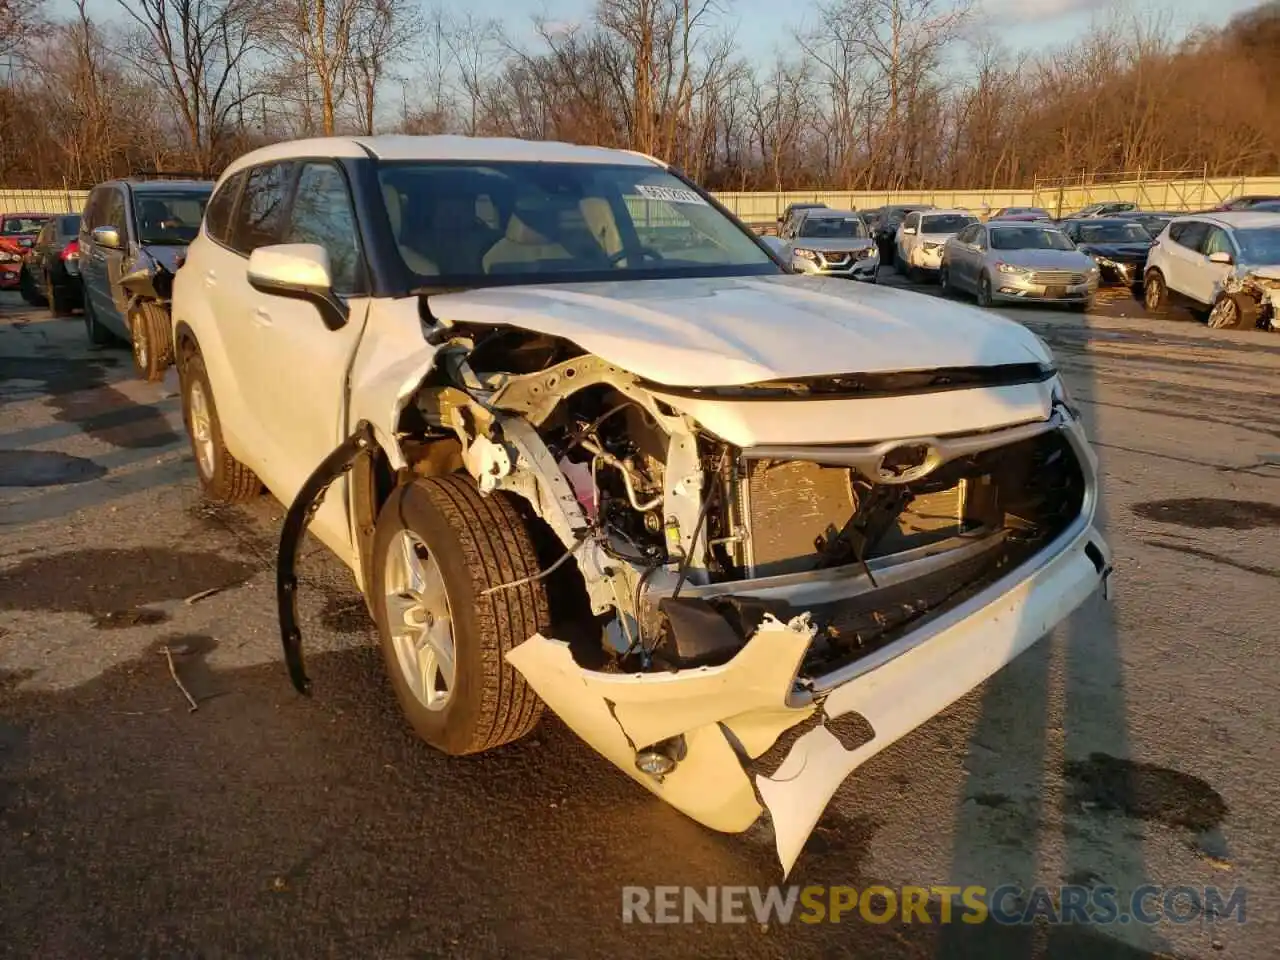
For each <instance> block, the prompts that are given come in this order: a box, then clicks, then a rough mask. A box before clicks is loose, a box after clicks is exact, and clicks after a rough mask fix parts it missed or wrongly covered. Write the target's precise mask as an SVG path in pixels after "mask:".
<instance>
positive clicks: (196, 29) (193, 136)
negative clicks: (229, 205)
mask: <svg viewBox="0 0 1280 960" xmlns="http://www.w3.org/2000/svg"><path fill="white" fill-rule="evenodd" d="M117 3H118V4H119V6H120V8H121V9H122V10H124V11H125V13H126V14H127V15H128V17H129V18H130V19H131V20H132V21H133V22H134V23H135V24H136V25H137V27H138V28H139V32H140V36H139V42H138V43H137V44H135V45H134V46H133V49H134V51H135V52H134V54H133V55H132V56H131V57H130V60H131V62H132V63H133V65H134V66H135V67H136V68H137V69H138V70H139V72H141V73H142V74H143V75H144V76H146V77H147V78H148V79H149V80H151V81H152V82H153V83H154V84H155V85H156V87H157V88H158V89H159V90H160V91H161V92H162V93H163V94H164V96H165V97H166V98H167V99H168V101H169V103H170V105H171V106H172V108H173V109H174V111H175V112H176V114H177V116H178V117H179V119H180V120H181V122H182V125H183V128H184V129H185V131H186V135H187V144H188V148H189V154H190V157H191V159H192V160H193V161H194V163H195V164H196V165H197V166H198V167H199V168H200V169H201V170H207V169H210V168H211V167H212V166H213V161H214V158H215V157H216V156H217V154H218V152H219V150H220V148H221V147H222V145H223V143H224V142H225V141H226V140H227V138H228V137H229V136H231V134H232V121H234V120H235V119H236V118H237V117H238V115H239V110H240V107H241V106H242V105H243V104H244V103H245V101H246V100H247V99H248V97H250V96H252V90H250V89H246V87H245V84H244V83H243V74H242V71H243V69H244V67H245V63H246V60H247V59H248V58H249V56H250V55H251V54H252V52H253V51H254V49H255V43H254V41H253V39H252V34H253V31H254V28H255V7H254V5H253V2H252V0H117Z"/></svg>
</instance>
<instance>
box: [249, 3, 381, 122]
mask: <svg viewBox="0 0 1280 960" xmlns="http://www.w3.org/2000/svg"><path fill="white" fill-rule="evenodd" d="M365 2H366V0H272V5H271V8H270V16H269V21H270V24H271V33H270V42H271V45H272V46H273V47H274V48H275V49H276V51H277V53H278V56H279V60H280V63H279V69H280V70H281V72H282V73H283V74H284V75H285V76H286V77H288V80H289V83H288V85H287V87H288V88H292V90H293V96H294V97H295V98H296V100H297V102H298V103H299V104H301V105H302V108H303V109H304V110H306V111H308V112H309V111H310V110H311V105H312V104H313V103H318V107H319V112H320V124H319V126H320V131H321V132H322V133H323V134H324V135H325V136H333V134H334V133H336V132H337V126H338V108H339V106H340V105H341V103H342V102H343V100H344V99H345V97H346V94H347V88H346V81H347V80H348V78H350V77H351V75H352V68H351V63H352V56H353V51H354V49H355V46H354V44H353V37H354V33H355V31H356V29H357V27H358V25H359V23H360V13H361V8H362V6H363V5H364V3H365Z"/></svg>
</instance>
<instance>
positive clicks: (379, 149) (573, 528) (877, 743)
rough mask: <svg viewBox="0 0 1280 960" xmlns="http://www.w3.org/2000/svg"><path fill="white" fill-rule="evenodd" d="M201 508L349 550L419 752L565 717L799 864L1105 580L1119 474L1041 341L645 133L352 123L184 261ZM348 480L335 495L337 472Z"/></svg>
mask: <svg viewBox="0 0 1280 960" xmlns="http://www.w3.org/2000/svg"><path fill="white" fill-rule="evenodd" d="M173 318H174V337H175V341H174V342H175V345H176V347H177V351H178V364H179V370H180V374H181V382H182V395H183V401H184V402H183V409H184V413H185V417H186V422H187V426H188V430H189V432H190V435H191V442H192V447H193V450H194V451H195V458H196V466H197V470H198V474H199V478H200V483H201V484H202V486H203V488H204V491H205V493H206V494H207V495H208V496H210V497H214V498H218V499H223V500H239V499H243V498H246V497H251V496H254V495H256V494H258V493H259V491H260V489H261V487H262V485H264V484H265V486H267V487H268V488H269V489H270V490H271V491H272V493H273V494H275V496H277V497H279V498H280V499H281V500H282V501H283V502H285V503H287V504H290V507H289V510H288V513H287V515H286V518H285V523H284V529H283V532H282V536H281V545H280V565H279V569H278V571H277V591H278V603H279V611H280V621H281V637H282V641H283V647H284V653H285V659H286V662H287V664H288V668H289V672H290V676H291V678H292V679H293V682H294V684H295V685H296V686H297V687H298V688H299V689H300V690H302V691H307V690H309V689H310V681H309V679H308V677H307V673H306V669H305V663H304V659H303V655H302V643H301V641H302V637H301V633H300V630H299V626H298V622H297V617H296V611H295V596H296V591H297V587H298V580H297V576H296V569H295V567H296V562H297V554H298V548H299V544H300V542H301V537H302V533H303V530H304V529H305V528H306V527H307V525H308V523H309V524H310V527H311V529H312V530H313V531H314V532H315V534H316V535H317V536H318V537H319V538H320V540H322V541H323V542H324V543H325V544H327V545H328V546H329V547H330V548H331V549H332V550H333V551H334V552H335V553H336V554H337V555H338V557H340V558H341V559H342V560H343V562H344V563H345V564H346V565H347V566H348V567H349V568H350V569H351V572H352V574H353V576H354V578H355V580H356V583H357V584H358V586H359V587H360V589H361V590H362V591H363V593H364V595H365V597H366V599H367V602H368V606H369V609H370V611H371V612H372V613H373V616H374V619H375V620H376V621H377V626H378V632H379V635H380V640H381V646H382V650H383V654H384V659H385V662H386V666H387V670H388V672H389V674H390V677H391V682H392V685H393V687H394V689H395V692H396V695H397V697H398V699H399V702H400V704H401V707H402V709H403V710H404V713H405V715H406V717H407V718H408V720H409V722H410V723H411V724H412V726H413V728H414V729H415V730H416V731H417V733H418V734H419V735H420V736H421V737H422V738H423V739H424V740H426V741H427V742H428V743H430V744H432V745H433V746H435V747H437V748H439V749H441V750H443V751H445V752H447V753H450V754H466V753H472V752H476V751H481V750H487V749H491V748H494V747H498V746H501V745H502V744H504V743H508V742H510V741H512V740H515V739H517V738H519V737H521V736H524V735H525V734H527V733H528V732H529V731H530V730H531V729H532V728H533V726H534V725H535V724H536V723H537V721H538V717H539V714H540V713H541V711H542V709H543V705H544V704H545V705H546V706H548V707H550V708H551V709H552V710H554V711H555V712H556V713H557V714H559V715H560V717H561V718H562V719H563V720H564V722H565V723H566V724H568V725H569V726H570V727H571V728H572V729H573V730H575V731H576V732H577V733H578V734H579V735H581V736H582V737H583V739H585V740H586V741H587V742H588V743H590V744H591V745H592V746H593V747H595V748H596V749H597V750H599V751H600V752H601V753H602V754H603V755H604V756H606V757H608V758H609V759H610V760H611V761H613V762H614V763H616V764H617V765H618V766H619V767H620V768H621V769H622V770H624V771H625V772H626V773H628V774H629V775H630V776H632V777H633V778H635V779H636V780H637V781H638V782H639V783H641V784H643V785H644V786H645V787H646V788H647V789H649V790H651V791H653V792H654V793H655V794H657V795H659V796H661V797H662V798H663V799H665V800H667V801H668V802H670V803H672V804H674V805H675V806H676V807H678V808H679V809H681V810H683V811H684V812H685V813H687V814H689V815H690V816H692V817H694V818H696V819H698V820H699V821H701V822H703V823H705V824H707V825H709V826H711V827H714V828H716V829H719V830H725V831H741V830H744V829H746V828H747V826H749V825H750V824H751V823H752V822H753V821H754V820H756V818H757V817H758V816H760V814H761V813H762V812H763V811H764V809H765V808H767V809H768V810H769V811H770V813H771V816H772V822H773V826H774V830H775V833H776V837H777V845H778V852H779V855H780V857H781V859H782V861H783V864H784V866H785V868H786V869H790V867H791V865H792V863H793V862H794V860H795V858H796V857H797V855H798V854H799V852H800V849H801V847H802V845H803V844H804V842H805V839H806V837H807V836H808V835H809V833H810V831H811V830H812V828H813V826H814V825H815V823H816V822H817V820H818V817H819V816H820V815H821V813H822V810H823V808H824V807H825V806H826V804H827V802H828V801H829V799H830V798H831V796H832V794H833V793H834V792H835V790H836V788H837V787H838V786H839V785H840V783H841V781H843V780H844V779H845V777H846V776H848V775H849V774H850V773H851V772H852V771H853V770H854V769H855V768H857V767H858V766H860V765H861V764H862V763H864V762H865V761H866V760H868V759H869V758H870V757H872V756H874V755H875V754H876V753H878V752H880V751H881V750H883V749H884V748H885V747H886V746H888V745H889V744H891V743H893V742H894V741H895V740H897V739H898V738H899V737H901V736H903V735H904V734H906V733H908V732H909V731H910V730H912V729H913V728H914V727H916V726H918V725H919V724H921V723H923V722H924V721H926V720H928V719H929V718H930V717H932V716H933V715H934V714H936V713H937V712H938V711H940V710H942V709H943V708H944V707H946V706H947V705H948V704H950V703H951V702H953V701H954V700H956V699H957V698H958V697H961V696H963V695H964V694H965V693H966V692H968V691H969V690H970V689H972V688H973V687H975V686H976V685H978V684H979V683H981V682H982V681H983V680H985V679H986V678H987V677H989V676H990V675H991V674H992V673H994V672H995V671H996V670H998V669H999V668H1000V667H1001V666H1003V665H1004V664H1006V663H1008V662H1009V661H1010V660H1012V659H1013V658H1014V657H1016V656H1017V655H1018V654H1019V653H1021V652H1022V651H1023V650H1025V649H1026V648H1027V647H1029V646H1030V645H1031V644H1033V643H1034V642H1035V641H1036V640H1038V639H1039V638H1040V637H1041V636H1043V635H1044V634H1045V633H1046V632H1047V631H1048V630H1049V629H1051V628H1052V627H1053V626H1054V625H1055V624H1056V623H1057V622H1058V621H1060V620H1061V619H1062V618H1063V617H1065V616H1067V614H1069V613H1070V612H1071V611H1072V610H1073V609H1075V608H1076V607H1077V606H1078V605H1079V604H1080V603H1081V602H1083V601H1084V599H1085V598H1086V597H1088V596H1089V595H1090V594H1091V593H1092V592H1093V591H1094V590H1095V589H1096V588H1097V587H1098V586H1099V585H1100V584H1103V583H1105V582H1106V579H1107V576H1108V574H1109V572H1110V565H1109V560H1108V553H1107V549H1106V546H1105V544H1104V543H1103V541H1102V538H1101V537H1100V535H1099V534H1098V531H1097V530H1096V529H1095V527H1094V511H1095V504H1096V481H1095V473H1094V459H1093V456H1092V454H1091V453H1090V450H1089V446H1088V444H1087V442H1086V440H1085V436H1084V433H1083V431H1082V429H1081V427H1080V424H1079V422H1078V421H1077V420H1076V418H1075V415H1074V413H1073V412H1072V410H1071V407H1070V405H1069V404H1068V402H1067V399H1066V396H1065V393H1064V390H1063V386H1062V383H1061V381H1060V379H1059V377H1058V374H1057V371H1056V370H1055V369H1054V365H1053V358H1052V356H1051V355H1050V353H1049V351H1048V349H1047V348H1046V347H1045V345H1044V344H1043V342H1042V341H1040V340H1039V339H1038V338H1037V337H1036V336H1035V335H1033V334H1032V333H1030V332H1029V331H1028V330H1026V329H1025V328H1024V327H1022V326H1020V325H1018V324H1016V323H1012V322H1010V321H1008V320H1004V319H1001V318H1000V317H998V316H994V315H991V314H988V313H984V312H982V311H979V310H975V309H973V308H971V307H968V306H963V305H960V304H957V303H948V302H946V301H943V300H923V299H922V298H920V297H919V296H917V295H915V294H912V293H909V292H906V291H900V290H892V289H883V288H878V287H875V286H869V285H861V284H850V283H848V282H847V281H841V280H833V279H828V278H822V277H814V278H807V277H801V276H796V275H793V274H791V273H790V271H789V270H788V269H787V267H786V266H785V265H784V263H783V262H781V261H780V260H778V259H776V258H775V256H774V255H773V254H771V253H770V251H769V249H768V247H766V246H765V244H764V243H763V242H762V241H761V240H760V238H758V237H756V236H755V235H754V234H752V233H751V232H750V231H749V230H748V229H747V228H746V227H745V226H743V225H742V224H741V223H739V222H738V221H737V220H735V219H734V218H733V217H732V216H730V215H729V214H728V213H727V212H726V211H725V210H724V209H723V208H721V207H720V206H719V205H718V204H717V203H716V202H715V201H714V200H713V199H712V198H711V197H710V196H709V195H708V194H706V193H705V192H704V191H702V190H701V189H699V188H698V187H697V186H696V185H694V184H692V183H690V182H688V181H687V180H685V179H683V178H682V177H681V176H680V175H679V174H678V173H676V172H674V171H673V170H671V169H669V168H668V167H666V166H665V165H664V164H662V163H660V162H659V161H657V160H654V159H652V158H649V157H645V156H640V155H637V154H634V153H626V152H620V151H610V150H602V149H595V148H590V147H578V146H569V145H566V144H556V143H527V142H523V141H515V140H475V139H467V138H459V137H438V138H415V137H374V138H337V139H326V140H310V141H302V142H297V143H284V144H279V145H277V146H273V147H268V148H266V149H263V150H259V151H257V152H255V153H251V154H249V155H248V156H245V157H242V158H241V159H239V160H237V161H236V162H235V163H233V164H232V165H231V166H230V167H229V168H228V170H227V171H226V173H225V174H224V175H223V176H222V178H221V180H220V181H219V183H218V186H217V189H216V191H215V193H214V195H213V198H212V200H211V202H210V204H209V208H208V212H207V215H206V219H205V222H204V225H203V227H202V229H201V232H200V235H199V237H197V239H196V240H195V241H194V242H193V243H192V244H191V246H190V249H189V251H188V259H187V262H186V264H185V265H184V266H183V267H182V268H181V269H180V270H179V271H178V275H177V278H176V286H175V292H174V300H173ZM326 490H328V491H329V493H328V496H327V497H326V496H325V491H326Z"/></svg>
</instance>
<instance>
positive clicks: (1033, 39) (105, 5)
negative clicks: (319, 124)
mask: <svg viewBox="0 0 1280 960" xmlns="http://www.w3.org/2000/svg"><path fill="white" fill-rule="evenodd" d="M423 2H424V4H426V3H430V2H432V0H423ZM439 2H441V3H442V4H443V6H444V7H445V8H446V9H452V10H458V11H461V10H466V9H471V10H473V11H475V12H476V13H477V14H478V15H481V16H492V17H495V18H496V19H498V20H500V21H501V22H502V23H503V24H504V25H505V26H506V28H507V29H508V30H509V31H510V33H511V34H512V35H513V37H518V36H520V34H521V33H522V32H523V33H525V34H526V35H528V34H531V29H525V28H526V25H527V24H529V23H531V21H532V18H533V17H534V16H535V15H541V16H542V17H544V18H545V19H547V20H552V21H561V22H581V21H582V20H585V19H586V18H587V16H589V14H590V11H591V9H592V8H593V7H594V6H595V0H439ZM978 2H979V3H981V4H982V6H983V9H984V10H985V13H986V22H987V23H988V24H990V26H991V29H992V31H993V32H994V33H995V34H996V35H997V36H999V37H1000V38H1001V39H1002V40H1003V41H1004V42H1005V43H1006V44H1007V45H1008V46H1009V47H1011V48H1013V49H1015V50H1037V49H1043V48H1045V47H1052V46H1055V45H1059V44H1062V43H1064V42H1066V41H1068V40H1070V39H1071V38H1072V37H1074V36H1077V35H1079V34H1080V33H1082V32H1083V31H1085V30H1087V29H1088V27H1089V24H1090V23H1091V22H1092V21H1093V20H1094V19H1097V18H1101V17H1105V16H1106V13H1107V11H1108V10H1110V9H1112V8H1115V7H1117V6H1122V8H1124V9H1131V10H1135V11H1138V12H1140V13H1142V14H1143V15H1146V16H1152V15H1155V14H1163V15H1167V16H1170V17H1172V19H1173V24H1174V26H1176V27H1179V28H1185V27H1187V26H1190V25H1192V24H1195V23H1199V22H1204V23H1210V24H1221V23H1224V22H1225V21H1226V20H1228V19H1230V17H1231V16H1232V15H1234V14H1236V13H1239V12H1240V11H1241V10H1245V9H1248V8H1249V7H1252V6H1256V5H1257V3H1258V0H1160V2H1156V0H1136V2H1133V0H1131V2H1130V3H1127V4H1123V5H1118V4H1117V3H1115V2H1114V0H978ZM719 3H720V5H721V7H722V8H723V9H724V11H725V14H724V18H725V20H726V22H733V23H736V37H737V40H738V43H739V45H740V47H741V49H742V52H743V53H745V54H748V55H751V56H768V55H769V54H770V53H771V52H772V51H773V50H774V49H775V48H776V47H777V46H778V45H779V44H783V45H785V44H786V40H787V38H788V37H789V36H790V34H791V32H792V31H793V30H795V29H797V28H800V27H801V26H803V25H805V21H806V16H807V17H808V25H809V26H812V25H814V23H815V22H816V21H815V19H814V15H813V10H812V7H811V6H810V4H808V3H803V2H794V0H719ZM48 6H49V9H50V11H51V12H53V13H55V14H61V15H68V14H70V13H71V12H73V11H74V7H73V6H72V4H71V2H70V0H49V5H48ZM90 10H91V12H92V13H93V14H95V15H97V16H102V17H109V18H112V19H116V18H118V17H120V16H121V12H120V8H119V7H118V6H117V4H116V3H115V0H90Z"/></svg>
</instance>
